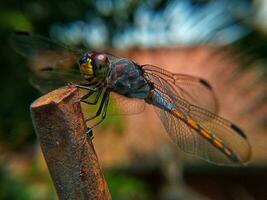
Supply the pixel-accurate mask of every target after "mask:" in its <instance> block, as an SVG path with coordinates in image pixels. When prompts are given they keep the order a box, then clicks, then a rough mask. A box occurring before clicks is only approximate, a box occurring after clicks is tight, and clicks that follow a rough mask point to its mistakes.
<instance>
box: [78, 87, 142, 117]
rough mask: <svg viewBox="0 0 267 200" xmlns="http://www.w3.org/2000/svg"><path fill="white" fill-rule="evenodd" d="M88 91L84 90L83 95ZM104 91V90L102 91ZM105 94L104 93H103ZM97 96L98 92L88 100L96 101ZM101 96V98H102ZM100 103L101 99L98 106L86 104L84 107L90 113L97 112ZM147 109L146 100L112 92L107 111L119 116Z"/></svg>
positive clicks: (138, 112)
mask: <svg viewBox="0 0 267 200" xmlns="http://www.w3.org/2000/svg"><path fill="white" fill-rule="evenodd" d="M87 93H88V91H86V90H82V95H85V94H87ZM102 93H103V91H102ZM102 95H103V94H102ZM96 97H97V93H95V94H93V95H92V96H90V97H89V98H88V99H87V101H89V102H94V101H95V99H96ZM101 98H102V96H100V98H99V99H101ZM99 105H100V100H99V101H98V104H97V106H95V105H93V106H90V105H86V106H85V107H84V109H85V110H86V112H88V113H89V114H88V115H90V114H91V115H92V114H93V113H95V112H96V111H97V109H98V107H99ZM144 109H145V101H144V100H141V99H136V98H127V97H124V96H122V95H119V94H117V93H114V92H111V93H110V96H109V105H108V110H107V113H108V115H109V116H118V115H132V114H140V113H142V112H143V111H144Z"/></svg>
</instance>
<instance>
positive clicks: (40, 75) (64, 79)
mask: <svg viewBox="0 0 267 200" xmlns="http://www.w3.org/2000/svg"><path fill="white" fill-rule="evenodd" d="M10 42H11V45H12V46H13V48H14V49H15V50H16V51H17V52H18V53H19V54H21V55H23V56H24V57H26V58H28V60H29V66H30V77H31V82H32V83H33V85H34V86H35V87H36V88H37V89H39V90H41V91H42V92H47V91H50V90H52V89H55V88H58V87H60V86H63V85H66V84H67V83H69V82H75V83H80V82H81V81H83V79H82V77H81V75H80V72H79V69H78V65H77V63H76V61H77V59H78V57H80V55H81V54H82V51H77V50H73V49H71V48H69V47H68V46H66V45H63V44H60V43H58V42H56V41H53V40H51V39H48V38H45V37H42V36H39V35H34V34H30V33H27V32H20V33H16V34H13V35H12V36H11V40H10Z"/></svg>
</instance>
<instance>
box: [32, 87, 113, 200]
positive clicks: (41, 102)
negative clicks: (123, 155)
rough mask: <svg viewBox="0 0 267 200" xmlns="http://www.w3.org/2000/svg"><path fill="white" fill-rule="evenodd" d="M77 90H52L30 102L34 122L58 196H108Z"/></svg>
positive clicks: (67, 88)
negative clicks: (88, 136)
mask: <svg viewBox="0 0 267 200" xmlns="http://www.w3.org/2000/svg"><path fill="white" fill-rule="evenodd" d="M78 99H79V90H78V89H77V88H75V87H65V88H60V89H58V90H55V91H52V92H50V93H48V94H46V95H44V96H42V97H40V98H39V99H37V100H36V101H35V102H33V103H32V105H31V115H32V120H33V124H34V127H35V130H36V133H37V135H38V138H39V140H40V145H41V148H42V152H43V154H44V157H45V160H46V163H47V166H48V169H49V171H50V174H51V177H52V180H53V182H54V185H55V188H56V191H57V194H58V196H59V199H61V200H63V199H64V200H65V199H71V200H76V199H77V200H78V199H79V200H80V199H88V200H94V199H101V200H102V199H103V200H106V199H111V196H110V193H109V190H108V187H107V184H106V182H105V179H104V177H103V174H102V172H101V169H100V166H99V163H98V159H97V155H96V153H95V150H94V147H93V144H92V142H91V140H90V139H89V138H87V136H86V134H85V131H86V124H85V121H84V119H83V115H82V112H81V106H80V103H79V102H78Z"/></svg>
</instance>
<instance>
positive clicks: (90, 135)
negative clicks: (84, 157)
mask: <svg viewBox="0 0 267 200" xmlns="http://www.w3.org/2000/svg"><path fill="white" fill-rule="evenodd" d="M86 134H87V137H89V138H90V139H91V140H92V139H94V134H93V130H92V129H91V128H87V130H86Z"/></svg>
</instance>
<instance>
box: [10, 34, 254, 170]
mask: <svg viewBox="0 0 267 200" xmlns="http://www.w3.org/2000/svg"><path fill="white" fill-rule="evenodd" d="M11 45H12V46H13V47H14V49H15V50H16V51H17V52H18V53H19V54H21V55H23V56H25V57H27V58H28V59H29V66H30V68H31V72H30V73H31V77H32V78H31V82H32V83H33V84H34V85H35V86H36V87H37V88H38V89H39V90H41V91H42V92H48V91H50V90H53V89H55V88H58V87H60V86H63V85H67V84H70V83H71V84H74V85H75V86H77V87H78V88H81V89H84V90H86V91H87V92H86V94H85V95H83V96H82V97H81V98H80V101H81V102H83V103H85V104H89V105H99V107H98V109H97V111H96V113H95V114H94V115H93V116H91V117H87V118H86V121H91V120H93V119H95V118H100V119H99V121H97V122H96V123H95V124H94V125H92V126H91V127H90V128H88V133H89V132H90V131H91V130H92V129H93V128H96V127H97V126H98V125H99V124H101V123H102V122H103V120H104V119H105V117H106V115H107V110H108V106H109V102H110V99H112V98H114V99H116V100H117V101H118V102H119V104H120V105H125V106H124V107H126V109H128V110H129V112H134V111H133V109H136V110H138V109H139V110H142V109H143V108H144V106H143V105H144V104H150V105H152V106H154V108H155V110H156V113H157V115H158V116H159V118H160V120H161V122H162V124H163V126H164V127H165V129H166V132H167V133H168V135H169V136H170V138H171V140H172V141H173V142H174V143H175V144H177V146H178V147H179V148H180V149H181V150H183V151H184V152H186V153H189V154H192V155H195V156H198V157H199V158H202V159H204V160H206V161H208V162H212V163H215V164H218V165H242V164H244V163H247V162H248V161H249V159H250V157H251V146H250V143H249V141H248V138H247V136H246V135H245V133H244V132H243V131H242V129H241V128H239V127H238V126H237V125H236V124H234V123H232V122H230V121H228V120H226V119H224V118H222V117H220V116H218V115H217V112H218V103H217V99H216V95H215V92H214V90H213V88H212V86H211V85H210V84H209V82H208V81H207V80H205V79H202V78H199V77H195V76H191V75H187V74H176V73H171V72H169V71H167V70H164V69H163V68H160V67H157V66H153V65H150V64H138V63H137V62H135V61H133V60H130V59H127V58H123V57H118V56H114V55H112V54H109V53H106V52H97V51H86V50H82V49H73V48H70V47H69V46H67V45H65V44H61V43H59V42H58V41H54V40H52V39H49V38H46V37H43V36H40V35H37V34H31V33H25V32H20V33H16V34H14V35H13V36H12V37H11ZM70 66H71V67H70ZM92 96H93V99H90V98H91V97H92ZM99 102H100V103H99ZM121 107H123V106H121Z"/></svg>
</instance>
